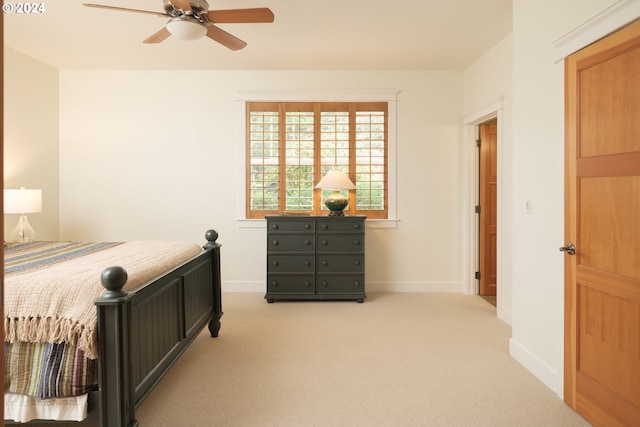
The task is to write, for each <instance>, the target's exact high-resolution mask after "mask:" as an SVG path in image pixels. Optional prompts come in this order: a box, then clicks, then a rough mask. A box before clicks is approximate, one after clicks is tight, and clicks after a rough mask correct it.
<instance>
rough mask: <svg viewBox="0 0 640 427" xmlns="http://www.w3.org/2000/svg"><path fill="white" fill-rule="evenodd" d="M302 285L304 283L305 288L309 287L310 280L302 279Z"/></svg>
mask: <svg viewBox="0 0 640 427" xmlns="http://www.w3.org/2000/svg"><path fill="white" fill-rule="evenodd" d="M304 285H305V286H306V287H307V288H310V287H311V282H310V281H308V280H305V281H304Z"/></svg>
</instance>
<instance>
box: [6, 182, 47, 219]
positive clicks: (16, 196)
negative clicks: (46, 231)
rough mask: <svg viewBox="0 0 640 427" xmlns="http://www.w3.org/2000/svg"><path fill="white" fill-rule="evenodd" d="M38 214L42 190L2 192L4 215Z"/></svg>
mask: <svg viewBox="0 0 640 427" xmlns="http://www.w3.org/2000/svg"><path fill="white" fill-rule="evenodd" d="M38 212H42V190H30V189H29V190H28V189H26V188H21V189H15V190H14V189H11V190H4V213H6V214H28V213H38Z"/></svg>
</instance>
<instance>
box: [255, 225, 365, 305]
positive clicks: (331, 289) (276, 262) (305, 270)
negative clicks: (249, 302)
mask: <svg viewBox="0 0 640 427" xmlns="http://www.w3.org/2000/svg"><path fill="white" fill-rule="evenodd" d="M266 218H267V294H266V295H265V298H266V300H267V301H268V302H274V301H276V300H356V301H358V302H363V301H364V299H365V298H366V297H367V296H366V294H365V290H364V259H365V256H364V237H365V226H364V221H365V219H366V217H365V216H361V215H358V216H343V217H330V216H274V215H269V216H267V217H266Z"/></svg>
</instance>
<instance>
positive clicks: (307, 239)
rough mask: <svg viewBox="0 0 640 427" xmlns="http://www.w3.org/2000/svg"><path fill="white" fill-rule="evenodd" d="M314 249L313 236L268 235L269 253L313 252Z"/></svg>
mask: <svg viewBox="0 0 640 427" xmlns="http://www.w3.org/2000/svg"><path fill="white" fill-rule="evenodd" d="M314 248H315V236H314V235H313V234H286V233H282V234H277V233H269V235H268V241H267V251H268V252H313V251H314Z"/></svg>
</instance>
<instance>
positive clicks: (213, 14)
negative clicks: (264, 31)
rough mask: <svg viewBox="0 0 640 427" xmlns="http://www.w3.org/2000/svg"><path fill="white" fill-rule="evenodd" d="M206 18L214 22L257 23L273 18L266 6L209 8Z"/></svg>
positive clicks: (270, 20)
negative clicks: (225, 8)
mask: <svg viewBox="0 0 640 427" xmlns="http://www.w3.org/2000/svg"><path fill="white" fill-rule="evenodd" d="M207 18H208V19H209V21H210V22H213V23H215V24H243V23H259V22H273V20H274V16H273V12H271V9H269V8H267V7H257V8H253V9H227V10H210V11H209V12H207Z"/></svg>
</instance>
